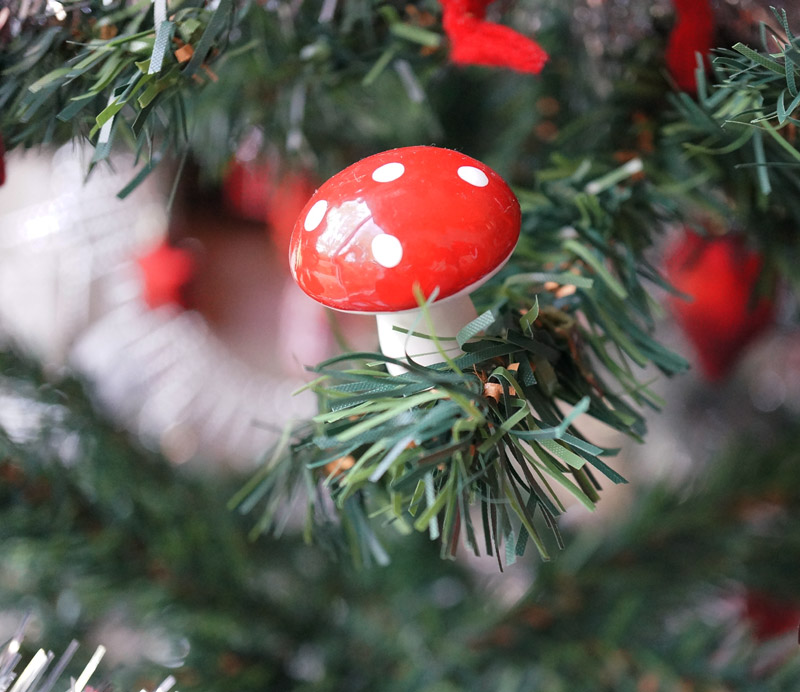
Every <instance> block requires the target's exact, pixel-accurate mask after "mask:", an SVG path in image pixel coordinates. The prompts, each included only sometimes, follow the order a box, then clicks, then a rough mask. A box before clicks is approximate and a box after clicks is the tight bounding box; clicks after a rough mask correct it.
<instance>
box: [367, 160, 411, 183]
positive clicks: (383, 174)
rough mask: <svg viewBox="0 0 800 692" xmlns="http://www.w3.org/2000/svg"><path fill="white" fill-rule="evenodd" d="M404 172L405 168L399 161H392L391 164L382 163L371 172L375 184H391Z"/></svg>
mask: <svg viewBox="0 0 800 692" xmlns="http://www.w3.org/2000/svg"><path fill="white" fill-rule="evenodd" d="M405 172H406V167H405V166H404V165H403V164H402V163H400V162H399V161H392V162H391V163H384V164H383V165H382V166H378V168H376V169H375V170H374V171H372V179H373V180H374V181H375V182H376V183H391V182H392V181H393V180H397V179H398V178H399V177H400V176H401V175H403V173H405Z"/></svg>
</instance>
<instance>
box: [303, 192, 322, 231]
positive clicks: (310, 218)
mask: <svg viewBox="0 0 800 692" xmlns="http://www.w3.org/2000/svg"><path fill="white" fill-rule="evenodd" d="M326 211H328V203H327V202H326V201H325V200H324V199H321V200H319V201H317V202H315V203H314V206H313V207H311V209H309V210H308V214H306V220H305V221H304V222H303V228H305V229H306V230H307V231H313V230H314V229H315V228H316V227H317V226H319V225H320V224H321V223H322V219H323V218H325V212H326Z"/></svg>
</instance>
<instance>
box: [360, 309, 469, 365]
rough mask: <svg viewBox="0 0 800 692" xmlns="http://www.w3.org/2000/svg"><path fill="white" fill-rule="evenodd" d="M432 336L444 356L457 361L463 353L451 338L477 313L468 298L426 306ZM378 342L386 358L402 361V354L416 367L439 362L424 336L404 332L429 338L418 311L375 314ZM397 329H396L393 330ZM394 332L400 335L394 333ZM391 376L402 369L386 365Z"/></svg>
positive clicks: (433, 349) (422, 317) (438, 354)
mask: <svg viewBox="0 0 800 692" xmlns="http://www.w3.org/2000/svg"><path fill="white" fill-rule="evenodd" d="M426 310H427V312H428V315H429V316H430V322H431V323H432V325H433V333H434V334H435V335H436V337H437V338H438V339H439V344H440V345H441V347H442V349H443V350H444V352H445V353H446V354H447V355H448V357H450V358H457V357H458V356H460V355H461V354H462V353H463V352H462V350H461V349H460V348H459V346H458V343H456V341H455V336H456V334H458V332H459V331H460V330H461V328H462V327H463V326H465V325H466V324H468V323H469V322H472V320H474V319H475V318H476V317H477V316H478V313H477V311H476V310H475V306H474V305H473V304H472V301H471V300H470V298H469V296H468V295H460V296H456V297H453V298H449V299H447V300H443V301H440V302H435V303H432V304H430V305H428V306H427V308H426ZM376 318H377V320H378V339H379V340H380V344H381V351H382V352H383V354H384V355H386V356H391V357H392V358H397V359H398V360H406V354H408V355H409V356H411V358H413V360H414V362H416V363H419V364H420V365H431V364H432V363H439V362H441V361H442V360H443V358H442V354H441V353H440V352H439V350H438V349H437V348H436V343H435V342H434V341H433V339H431V338H429V337H428V336H414V335H413V334H410V333H408V332H415V333H417V334H424V335H429V334H430V333H431V328H430V326H429V323H428V320H426V319H425V317H424V315H423V312H422V310H420V309H415V310H404V311H402V312H379V313H378V314H377V315H376ZM395 328H397V329H395ZM398 329H401V330H404V331H398ZM387 368H388V370H389V372H390V373H391V374H392V375H401V374H402V373H404V372H405V369H404V368H402V367H400V366H398V365H395V364H394V363H387Z"/></svg>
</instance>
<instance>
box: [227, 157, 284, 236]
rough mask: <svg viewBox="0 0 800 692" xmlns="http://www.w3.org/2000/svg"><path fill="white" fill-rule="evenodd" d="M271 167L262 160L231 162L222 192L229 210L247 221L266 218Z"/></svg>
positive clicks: (270, 185)
mask: <svg viewBox="0 0 800 692" xmlns="http://www.w3.org/2000/svg"><path fill="white" fill-rule="evenodd" d="M272 184H273V174H272V168H271V167H270V166H269V165H268V164H267V163H265V162H263V161H246V162H245V161H239V160H238V159H236V160H234V161H232V162H231V164H230V167H229V168H228V172H227V174H226V175H225V180H224V181H223V184H222V192H223V195H224V197H225V202H226V204H227V205H228V208H229V209H230V211H231V212H233V213H234V214H236V215H237V216H239V217H241V218H243V219H248V220H249V221H259V222H260V221H264V219H266V218H267V196H268V195H269V191H270V190H271V188H272Z"/></svg>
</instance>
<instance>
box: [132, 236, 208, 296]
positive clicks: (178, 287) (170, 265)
mask: <svg viewBox="0 0 800 692" xmlns="http://www.w3.org/2000/svg"><path fill="white" fill-rule="evenodd" d="M136 262H137V264H138V265H139V270H140V272H141V277H142V297H143V299H144V302H145V303H147V305H148V306H149V307H150V308H153V309H155V308H159V307H161V306H162V305H178V306H180V307H182V308H188V307H189V304H188V301H187V299H186V296H185V288H186V285H187V284H188V283H189V279H191V278H192V275H193V274H194V270H195V262H194V257H193V256H192V254H191V253H190V252H188V251H187V250H183V249H181V248H177V247H172V246H171V245H169V244H167V243H162V244H161V245H159V246H158V247H156V248H155V249H153V250H151V251H150V252H148V253H147V254H145V255H142V256H141V257H139V258H138V259H137V260H136Z"/></svg>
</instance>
